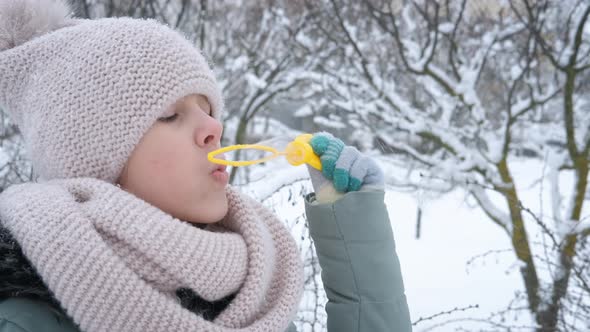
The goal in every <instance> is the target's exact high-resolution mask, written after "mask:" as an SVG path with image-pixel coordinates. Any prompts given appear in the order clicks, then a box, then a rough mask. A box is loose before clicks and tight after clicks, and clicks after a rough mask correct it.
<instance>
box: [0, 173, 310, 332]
mask: <svg viewBox="0 0 590 332" xmlns="http://www.w3.org/2000/svg"><path fill="white" fill-rule="evenodd" d="M227 197H228V201H229V212H228V214H227V216H226V217H225V218H224V219H223V220H222V221H220V222H218V223H216V224H212V225H208V226H207V227H205V228H204V229H200V228H197V227H194V226H193V225H190V224H188V223H186V222H183V221H180V220H178V219H175V218H173V217H172V216H170V215H168V214H166V213H164V212H163V211H161V210H160V209H158V208H156V207H154V206H152V205H150V204H148V203H146V202H144V201H143V200H141V199H139V198H137V197H135V196H134V195H132V194H130V193H127V192H125V191H123V190H122V189H120V188H118V187H116V186H114V185H112V184H110V183H107V182H103V181H100V180H96V179H90V178H78V179H64V180H52V181H49V182H44V183H26V184H20V185H15V186H12V187H10V188H8V189H7V190H5V191H4V192H3V193H2V194H0V220H1V222H2V223H3V224H4V226H5V227H6V228H8V229H9V230H10V231H11V233H12V234H13V235H14V237H15V238H16V240H17V241H18V243H19V244H20V245H21V246H22V250H23V252H24V254H25V255H26V256H27V257H28V258H29V260H30V261H31V263H32V264H33V266H34V267H35V268H36V269H37V271H38V273H39V274H40V275H41V277H42V279H43V281H44V282H45V283H46V284H47V286H48V287H49V289H50V290H51V291H52V292H53V293H54V295H55V297H56V298H57V299H58V301H59V302H60V304H61V306H62V307H63V308H64V309H65V310H66V313H67V314H68V316H70V317H72V318H73V320H74V322H75V323H76V324H78V326H79V327H80V328H81V329H82V330H83V331H88V332H94V331H141V332H145V331H230V330H231V331H273V332H275V331H281V332H282V331H284V330H285V329H286V328H287V326H288V324H289V322H290V321H291V320H292V319H293V316H294V313H295V310H296V308H297V305H298V302H299V300H300V297H301V292H302V289H303V285H302V264H301V259H300V256H299V252H298V250H297V246H296V244H295V241H294V240H293V238H292V237H291V235H290V234H289V232H288V230H287V229H286V228H285V227H284V226H283V225H282V224H281V223H280V221H279V220H278V219H277V218H276V216H275V215H274V214H273V213H272V212H270V211H269V210H268V209H266V208H265V207H263V206H262V205H261V204H259V203H257V202H255V201H254V200H252V199H250V198H247V197H246V196H243V195H240V194H239V193H238V192H237V191H235V190H234V189H232V188H228V190H227ZM195 204H199V202H195ZM179 288H189V289H191V290H193V291H194V292H195V293H197V294H198V295H199V296H201V297H202V298H204V299H205V300H207V301H213V300H218V299H221V298H223V297H225V296H228V295H230V294H234V293H235V294H236V296H235V298H234V299H233V300H232V302H231V303H230V305H229V306H228V307H227V308H226V309H225V310H224V311H222V312H221V313H220V314H219V315H218V316H217V317H216V318H215V319H214V320H213V321H207V320H205V319H203V318H202V317H199V316H197V315H195V314H194V313H192V312H190V311H188V310H187V309H185V308H183V307H182V306H181V305H180V303H179V301H178V300H177V298H176V296H175V291H176V290H177V289H179Z"/></svg>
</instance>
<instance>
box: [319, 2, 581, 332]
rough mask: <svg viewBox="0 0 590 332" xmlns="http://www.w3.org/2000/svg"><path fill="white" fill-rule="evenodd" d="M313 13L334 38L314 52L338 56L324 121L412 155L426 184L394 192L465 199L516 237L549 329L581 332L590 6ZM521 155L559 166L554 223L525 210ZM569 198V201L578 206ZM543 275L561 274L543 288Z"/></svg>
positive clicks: (357, 5) (392, 5) (336, 7)
mask: <svg viewBox="0 0 590 332" xmlns="http://www.w3.org/2000/svg"><path fill="white" fill-rule="evenodd" d="M307 4H308V6H309V7H310V8H313V10H315V12H316V13H318V15H316V19H315V20H314V32H315V33H316V35H317V36H318V38H321V41H317V40H316V41H315V42H314V43H313V44H312V45H310V47H315V52H318V53H326V52H328V51H327V50H331V56H330V57H327V58H326V59H325V61H323V62H322V67H321V73H322V74H323V76H322V79H321V81H320V84H322V86H323V87H324V91H325V94H324V96H323V97H324V98H322V99H321V102H320V103H318V104H317V107H316V108H315V112H316V114H317V116H320V117H321V118H326V117H327V116H330V115H327V114H332V115H331V119H332V121H341V122H342V123H344V124H346V126H347V127H350V128H352V129H353V135H352V140H353V141H356V142H357V143H358V145H360V146H361V147H364V148H366V149H373V150H378V151H381V154H382V155H383V158H382V160H383V161H384V163H385V164H387V163H388V162H390V163H392V164H393V163H394V162H395V160H397V159H398V158H400V156H405V157H406V158H407V160H408V162H407V166H408V167H412V168H413V170H414V172H415V173H419V174H420V175H421V176H420V177H418V179H416V177H409V178H407V179H405V178H400V179H395V178H393V177H390V183H391V184H396V185H408V186H414V187H422V188H428V189H432V190H437V191H447V190H450V189H452V188H456V187H462V188H464V189H466V191H467V192H468V193H469V194H470V195H471V196H472V197H474V198H475V200H476V201H477V202H478V205H479V206H480V207H481V208H482V210H483V211H484V212H485V213H486V214H487V216H488V217H489V219H490V220H491V221H492V222H494V223H496V224H497V225H498V226H499V227H500V228H501V229H502V230H503V231H504V232H505V233H506V236H508V237H509V238H510V240H511V243H512V249H513V251H514V254H515V255H516V257H517V259H518V260H519V261H520V263H521V264H520V273H521V276H522V280H523V285H524V288H525V290H526V299H527V304H528V308H529V310H530V312H531V313H532V315H533V319H534V320H535V321H536V323H537V324H538V330H539V331H541V330H542V331H553V330H556V329H562V330H570V329H569V328H570V327H569V326H568V325H567V324H569V320H571V319H572V316H571V315H569V316H568V315H567V314H564V312H563V311H560V310H569V309H567V308H566V305H565V302H564V301H565V300H566V298H567V297H568V291H569V290H570V288H568V285H569V280H570V278H571V276H572V273H574V271H577V270H576V266H575V264H576V255H577V253H578V250H579V246H580V245H581V244H582V243H585V242H586V236H587V234H588V233H590V231H589V230H588V227H587V225H588V221H583V220H582V208H583V206H584V204H587V197H586V193H587V191H588V185H587V177H588V166H589V150H590V131H589V129H588V128H589V127H590V104H588V97H587V95H588V93H589V92H590V91H589V89H588V88H589V86H588V69H590V56H589V52H590V22H589V20H588V16H589V13H590V4H588V3H587V2H586V1H565V2H560V3H559V4H557V3H556V2H551V1H542V0H539V1H527V0H523V1H520V0H513V1H503V2H499V3H496V4H494V5H493V6H490V5H487V6H485V8H483V9H482V8H479V7H478V5H477V4H478V3H477V2H469V1H466V0H463V1H433V0H416V1H404V2H402V1H391V0H387V1H385V0H364V1H343V0H324V1H308V3H307ZM519 156H526V157H533V158H539V159H540V160H544V159H546V160H549V161H548V162H547V167H548V168H549V169H550V170H551V171H550V172H549V174H550V180H551V184H552V186H553V187H554V190H553V193H554V199H553V218H552V219H551V221H550V222H547V220H542V219H541V218H538V215H537V214H536V213H535V211H530V209H527V207H526V206H523V204H522V202H521V199H520V195H519V188H517V187H516V185H515V181H514V178H513V175H512V172H511V162H512V161H513V160H514V158H516V157H519ZM567 171H570V172H574V174H575V181H574V184H573V186H572V187H571V188H560V187H559V186H560V182H559V181H558V178H559V174H560V173H561V172H567ZM564 191H566V192H568V191H569V192H570V194H568V195H567V196H568V197H570V199H569V201H568V202H567V203H566V202H562V199H561V196H562V195H563V193H564ZM492 196H499V197H501V198H502V203H501V204H498V203H497V202H494V200H493V199H492ZM529 212H530V213H531V215H532V216H533V217H535V218H533V219H534V220H535V221H536V222H538V223H539V224H540V225H541V226H542V228H543V229H544V231H545V232H546V234H547V235H550V236H551V238H552V239H553V240H554V242H553V243H552V247H551V249H552V250H554V253H555V255H556V256H557V257H556V258H555V257H553V260H552V261H550V262H548V263H547V262H545V261H543V262H540V261H539V260H537V259H536V258H537V257H539V253H537V252H536V251H535V250H536V249H535V246H534V244H533V243H532V241H531V239H530V234H529V230H528V227H527V224H526V223H525V218H527V217H528V215H527V214H528V213H529ZM540 264H552V265H553V267H556V269H555V271H554V273H552V274H551V275H550V276H549V277H547V279H544V277H542V276H541V274H540V273H539V265H540ZM586 279H587V278H586ZM588 295H590V294H586V298H585V300H584V301H587V300H588V297H587V296H588ZM584 301H582V303H584ZM586 303H587V302H586ZM569 305H576V304H572V303H571V302H570V303H569ZM564 308H565V309H564ZM588 314H589V312H588V311H586V312H585V315H586V319H588V318H590V317H588Z"/></svg>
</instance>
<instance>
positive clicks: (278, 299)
mask: <svg viewBox="0 0 590 332" xmlns="http://www.w3.org/2000/svg"><path fill="white" fill-rule="evenodd" d="M69 12H70V9H69V8H68V6H67V5H66V4H65V3H64V2H63V1H59V0H11V1H2V2H0V77H1V80H0V107H1V108H2V109H3V110H5V111H6V112H8V114H9V115H10V116H11V118H12V119H13V120H14V121H15V122H16V124H17V125H18V126H19V128H20V130H21V133H22V135H23V138H24V140H25V143H26V147H27V152H28V154H29V157H30V159H31V161H32V164H33V166H34V169H35V171H36V173H37V174H38V176H39V180H38V181H37V182H34V183H25V184H20V185H14V186H11V187H9V188H8V189H6V190H5V191H4V192H3V193H2V194H0V223H1V225H2V232H1V234H2V239H3V242H4V245H1V246H0V247H2V248H3V249H2V250H3V251H4V253H5V255H6V256H4V258H3V260H2V262H1V264H2V267H0V269H2V272H6V271H12V272H14V273H16V275H17V276H21V277H23V276H24V278H22V279H15V278H14V277H13V276H12V274H10V275H7V274H5V273H4V275H2V277H1V278H2V280H0V290H2V293H1V295H2V296H3V298H0V331H29V332H36V331H142V332H143V331H286V330H288V331H294V330H295V327H294V325H293V324H292V322H291V321H292V320H293V318H294V316H295V314H296V309H297V306H298V304H299V301H300V298H301V294H302V288H303V281H302V262H301V259H300V256H299V252H298V250H297V246H296V244H295V242H294V240H293V238H292V237H291V235H290V234H289V232H288V230H287V229H286V228H285V227H284V226H283V225H282V224H281V222H280V221H279V219H278V218H277V217H276V216H274V215H273V214H272V213H271V212H270V211H269V210H268V209H266V208H264V207H263V206H262V205H261V204H259V203H257V202H255V201H253V200H252V199H250V198H248V197H245V196H244V195H241V194H240V193H238V192H237V191H236V190H235V189H233V188H231V187H228V186H227V182H228V176H227V172H226V171H225V168H224V167H220V166H218V165H214V164H211V163H210V162H208V160H207V153H208V152H210V151H212V150H215V149H217V148H219V146H220V138H221V132H222V125H221V123H220V121H219V119H221V113H222V111H223V104H222V98H221V92H220V90H219V86H218V85H217V83H216V80H215V78H214V76H213V74H212V72H211V70H210V68H209V67H208V65H207V63H206V61H205V60H204V58H203V57H202V55H201V54H200V53H199V51H198V50H197V49H195V48H194V47H193V46H192V45H191V44H190V43H189V42H188V41H187V40H186V39H184V38H183V37H182V36H181V35H180V34H178V33H176V32H174V31H173V30H171V29H169V28H168V27H166V26H163V25H161V24H159V23H157V22H155V21H149V20H137V19H130V18H108V19H99V20H82V19H73V18H70V17H69V16H68V14H69ZM312 146H313V148H314V151H315V152H316V153H317V154H318V155H320V156H321V159H322V165H323V170H322V173H319V172H317V171H315V170H310V172H311V173H312V174H311V175H312V183H313V185H314V188H315V190H316V192H317V199H316V196H315V195H314V194H311V195H309V196H308V197H307V198H306V212H307V216H308V219H309V224H310V229H311V234H312V237H313V239H314V241H315V245H316V248H317V251H318V256H319V259H320V263H321V265H322V268H323V272H322V278H323V281H324V284H325V288H326V292H327V295H328V298H329V303H328V304H327V307H326V311H327V313H328V330H329V331H409V330H410V329H411V327H410V323H409V315H408V309H407V304H406V299H405V296H404V294H403V283H402V280H401V273H400V270H399V263H398V261H397V256H396V254H395V248H394V243H393V236H392V233H391V229H390V224H389V220H388V217H387V211H386V209H385V206H384V204H383V189H382V187H383V176H382V174H381V172H380V170H379V168H378V167H377V166H376V165H375V164H374V162H373V161H372V160H371V159H369V158H367V157H365V156H362V155H361V154H360V153H359V152H358V151H357V150H355V149H354V148H352V147H344V145H343V144H342V142H341V141H340V140H338V139H336V138H334V137H332V136H331V135H328V134H317V135H315V136H314V139H313V140H312ZM333 184H334V185H333ZM334 188H336V189H337V190H335V189H334ZM359 189H360V191H359ZM347 191H350V192H349V193H347V194H346V195H343V194H342V193H338V192H347ZM23 271H24V272H23ZM27 271H29V272H27ZM27 282H29V283H28V284H27Z"/></svg>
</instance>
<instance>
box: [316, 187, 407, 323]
mask: <svg viewBox="0 0 590 332" xmlns="http://www.w3.org/2000/svg"><path fill="white" fill-rule="evenodd" d="M314 200H315V195H314V194H313V193H312V194H310V195H308V196H307V197H306V200H305V201H306V204H305V210H306V214H307V219H308V223H309V228H310V233H311V237H312V239H313V241H314V245H315V248H316V251H317V255H318V259H319V262H320V266H321V268H322V281H323V284H324V288H325V290H326V295H327V297H328V303H327V304H326V313H327V315H328V331H329V332H336V331H338V332H361V331H371V332H373V331H375V332H376V331H390V332H391V331H393V332H406V331H411V330H412V325H411V322H410V314H409V311H408V304H407V301H406V296H405V294H404V284H403V280H402V276H401V271H400V264H399V260H398V257H397V253H396V251H395V242H394V239H393V233H392V230H391V223H390V221H389V217H388V213H387V208H386V206H385V203H384V201H383V200H384V192H383V191H357V192H349V193H347V194H346V195H344V196H343V197H342V198H340V199H339V200H337V201H336V202H334V203H329V204H316V203H314Z"/></svg>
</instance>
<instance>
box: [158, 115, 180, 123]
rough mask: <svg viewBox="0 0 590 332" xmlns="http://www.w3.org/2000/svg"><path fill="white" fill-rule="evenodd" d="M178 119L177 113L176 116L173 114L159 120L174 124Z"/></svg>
mask: <svg viewBox="0 0 590 332" xmlns="http://www.w3.org/2000/svg"><path fill="white" fill-rule="evenodd" d="M177 117H178V114H177V113H174V114H172V115H170V116H166V117H162V118H158V121H161V122H172V121H174V120H176V118H177Z"/></svg>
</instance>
